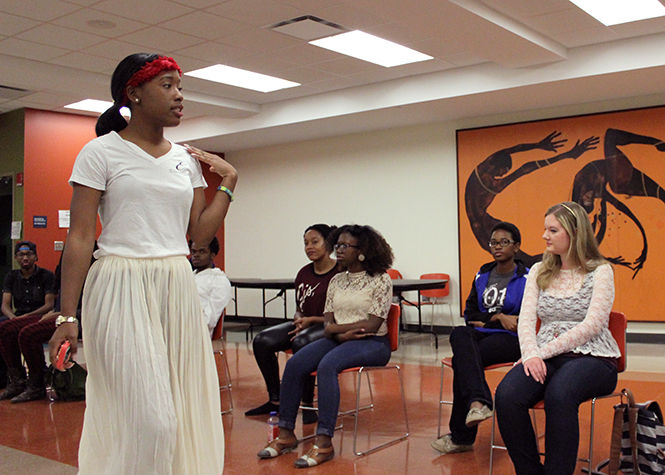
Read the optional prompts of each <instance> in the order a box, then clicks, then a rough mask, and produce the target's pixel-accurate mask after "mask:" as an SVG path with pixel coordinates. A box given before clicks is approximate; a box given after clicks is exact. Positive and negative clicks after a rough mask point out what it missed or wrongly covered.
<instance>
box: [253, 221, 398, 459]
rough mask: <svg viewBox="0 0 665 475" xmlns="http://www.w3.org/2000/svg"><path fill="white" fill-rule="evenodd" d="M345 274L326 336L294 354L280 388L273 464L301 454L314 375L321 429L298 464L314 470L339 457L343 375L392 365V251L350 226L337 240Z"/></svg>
mask: <svg viewBox="0 0 665 475" xmlns="http://www.w3.org/2000/svg"><path fill="white" fill-rule="evenodd" d="M331 242H335V243H336V244H335V246H334V248H335V251H336V254H337V262H338V263H339V264H340V267H341V269H342V270H343V271H344V272H341V273H339V274H337V275H336V276H334V277H333V278H332V279H331V280H330V284H329V285H328V292H327V295H326V304H325V309H324V313H323V318H324V327H325V336H326V338H322V339H320V340H317V341H314V342H312V343H310V344H308V345H307V346H305V347H304V348H302V349H301V350H300V351H298V353H296V354H294V355H293V356H292V357H291V358H290V359H289V361H288V362H287V364H286V368H285V369H284V374H283V376H282V384H281V387H280V395H279V400H280V413H279V437H278V438H276V439H274V440H273V441H272V442H270V443H269V444H268V445H267V446H266V447H265V448H264V449H263V450H261V451H260V452H259V453H258V456H259V457H260V458H273V457H277V456H278V455H281V454H283V453H286V452H289V451H290V450H292V449H294V448H296V446H297V445H298V439H297V438H296V436H295V434H294V432H293V428H294V426H295V421H296V415H297V413H298V405H299V404H300V400H301V397H302V395H303V389H304V388H305V384H306V381H307V378H308V376H309V374H310V373H311V372H312V371H316V372H317V379H318V406H319V423H318V426H317V429H316V441H315V442H314V445H313V446H312V448H311V450H309V452H307V454H305V455H303V456H302V457H300V458H299V459H297V460H296V462H295V466H296V467H298V468H306V467H312V466H314V465H319V464H321V463H323V462H326V461H328V460H330V459H332V458H333V457H334V453H335V452H334V449H333V446H332V437H333V434H334V433H335V421H336V420H337V410H338V408H339V384H338V381H337V375H338V374H339V373H340V372H341V371H342V370H344V369H346V368H353V367H355V366H384V365H385V364H387V363H388V360H389V359H390V343H389V341H388V337H387V336H386V335H387V332H388V329H387V326H386V318H387V317H388V310H389V309H390V304H391V301H392V295H393V292H392V281H391V280H390V276H389V275H388V274H387V273H386V270H388V269H389V268H390V266H391V265H392V262H393V253H392V249H391V248H390V246H389V245H388V243H387V242H386V241H385V239H383V237H382V236H381V235H380V234H379V233H378V232H376V231H375V230H374V229H373V228H371V227H369V226H357V225H346V226H342V227H341V228H338V229H337V230H336V231H335V232H334V233H332V234H331Z"/></svg>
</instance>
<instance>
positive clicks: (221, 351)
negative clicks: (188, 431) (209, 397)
mask: <svg viewBox="0 0 665 475" xmlns="http://www.w3.org/2000/svg"><path fill="white" fill-rule="evenodd" d="M225 315H226V311H223V312H222V315H221V317H219V321H218V322H217V325H216V326H215V329H214V330H213V331H212V352H213V354H218V355H219V356H220V358H221V360H222V364H223V372H224V380H225V383H224V384H222V382H221V380H220V382H219V391H220V396H221V391H227V392H228V393H229V408H228V409H227V410H222V414H228V413H230V412H233V394H232V393H231V387H232V384H231V372H230V371H229V363H228V361H226V345H225V344H224V335H223V328H224V316H225ZM216 364H217V361H216V360H215V365H216ZM218 374H219V373H218Z"/></svg>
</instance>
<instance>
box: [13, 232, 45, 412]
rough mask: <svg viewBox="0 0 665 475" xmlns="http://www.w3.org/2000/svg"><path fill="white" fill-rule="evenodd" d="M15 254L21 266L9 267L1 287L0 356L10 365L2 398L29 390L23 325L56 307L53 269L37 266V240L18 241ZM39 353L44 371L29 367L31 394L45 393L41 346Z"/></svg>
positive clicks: (30, 365)
mask: <svg viewBox="0 0 665 475" xmlns="http://www.w3.org/2000/svg"><path fill="white" fill-rule="evenodd" d="M14 255H15V257H16V262H17V263H18V264H19V266H20V269H15V270H12V271H10V272H9V273H8V274H7V276H6V277H5V281H4V284H3V287H2V314H3V317H0V320H2V322H1V323H0V356H2V360H3V365H5V364H6V366H7V372H8V374H9V384H7V387H6V388H5V389H4V390H3V391H0V400H3V399H12V398H15V397H17V396H19V395H21V394H22V393H24V392H27V389H26V379H25V377H26V375H25V368H24V367H23V364H22V362H21V348H20V342H19V333H20V332H21V330H22V329H23V328H24V327H26V326H28V325H31V324H34V323H37V322H39V321H40V320H41V318H42V315H44V314H45V313H47V312H49V311H50V310H51V309H53V304H54V302H55V293H56V290H55V277H54V275H53V273H52V272H50V271H48V270H46V269H42V268H41V267H37V264H36V262H37V246H36V245H35V243H33V242H30V241H21V242H19V243H17V244H16V247H15V249H14ZM12 303H13V307H12ZM12 308H13V309H12ZM26 353H27V354H26ZM26 353H24V356H25V358H26V362H27V363H28V365H29V367H30V368H33V367H34V365H32V363H33V358H32V352H26ZM38 353H39V358H41V362H42V363H41V371H40V370H34V371H30V380H29V383H28V385H29V387H28V389H33V390H34V391H32V392H31V394H32V393H34V394H37V395H41V396H42V397H43V394H44V372H43V366H44V363H43V361H44V354H43V353H44V352H43V349H42V348H41V346H40V347H39V349H38ZM35 398H36V397H33V398H32V399H35ZM32 399H26V400H32ZM13 402H22V401H13Z"/></svg>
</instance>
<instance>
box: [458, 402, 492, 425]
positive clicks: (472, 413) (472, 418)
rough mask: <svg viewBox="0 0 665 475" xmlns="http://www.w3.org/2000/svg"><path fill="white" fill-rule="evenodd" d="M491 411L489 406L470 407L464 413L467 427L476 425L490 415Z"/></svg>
mask: <svg viewBox="0 0 665 475" xmlns="http://www.w3.org/2000/svg"><path fill="white" fill-rule="evenodd" d="M492 414H493V411H492V409H490V408H489V407H487V406H485V405H483V406H482V407H472V408H471V409H469V412H468V413H467V414H466V421H465V424H466V426H467V427H473V426H477V425H478V424H480V423H481V422H483V421H484V420H486V419H489V418H490V417H492Z"/></svg>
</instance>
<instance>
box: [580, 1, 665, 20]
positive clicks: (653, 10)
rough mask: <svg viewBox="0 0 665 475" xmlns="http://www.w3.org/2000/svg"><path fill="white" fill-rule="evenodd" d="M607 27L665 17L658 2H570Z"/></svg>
mask: <svg viewBox="0 0 665 475" xmlns="http://www.w3.org/2000/svg"><path fill="white" fill-rule="evenodd" d="M570 1H571V2H572V3H574V4H575V5H577V6H578V7H580V8H581V9H582V10H584V11H585V12H587V13H588V14H589V15H591V16H592V17H594V18H595V19H596V20H598V21H599V22H601V23H602V24H604V25H606V26H611V25H618V24H620V23H628V22H631V21H639V20H646V19H647V18H656V17H660V16H665V6H663V4H662V3H660V2H659V1H658V0H630V1H626V0H570Z"/></svg>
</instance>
